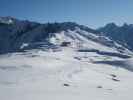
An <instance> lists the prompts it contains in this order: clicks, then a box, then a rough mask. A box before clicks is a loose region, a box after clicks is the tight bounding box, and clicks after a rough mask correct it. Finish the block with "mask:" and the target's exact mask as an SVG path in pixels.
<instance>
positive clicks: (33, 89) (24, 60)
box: [0, 47, 133, 100]
mask: <svg viewBox="0 0 133 100" xmlns="http://www.w3.org/2000/svg"><path fill="white" fill-rule="evenodd" d="M61 49H62V51H58V52H53V51H51V50H50V51H42V50H39V49H36V50H30V51H27V52H25V53H13V54H6V55H1V56H0V92H1V93H0V99H1V100H44V99H45V100H88V99H91V100H132V99H133V96H132V92H133V85H132V84H133V79H132V77H133V73H132V70H127V69H125V68H123V67H122V66H115V65H110V64H104V63H101V64H99V63H95V62H96V61H122V62H129V63H125V65H126V64H127V66H130V65H131V66H132V63H133V59H132V58H129V59H123V58H120V57H115V56H114V57H113V56H108V55H106V56H105V55H99V54H97V53H95V52H78V51H76V50H75V49H73V48H69V47H62V48H61Z"/></svg>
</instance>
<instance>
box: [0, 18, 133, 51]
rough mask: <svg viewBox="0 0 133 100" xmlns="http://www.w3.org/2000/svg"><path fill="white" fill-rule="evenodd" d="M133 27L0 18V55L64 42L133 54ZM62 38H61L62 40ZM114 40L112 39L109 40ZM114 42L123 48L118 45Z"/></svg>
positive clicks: (112, 24)
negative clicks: (88, 25) (108, 48)
mask: <svg viewBox="0 0 133 100" xmlns="http://www.w3.org/2000/svg"><path fill="white" fill-rule="evenodd" d="M132 32H133V25H127V24H124V26H122V27H118V26H116V25H115V24H114V23H111V24H108V25H106V26H105V27H103V28H99V29H97V30H94V29H91V28H88V27H86V26H84V25H79V24H77V23H74V22H63V23H45V24H40V23H37V22H30V21H27V20H18V19H16V18H12V17H0V53H7V52H14V51H22V50H25V49H35V48H38V47H41V45H42V44H43V45H44V44H47V45H56V44H58V45H59V43H61V42H72V41H76V43H77V42H80V44H81V43H89V42H88V41H90V40H91V41H93V42H96V43H99V44H102V45H105V46H108V47H113V48H114V47H115V48H117V49H118V51H120V52H122V51H123V50H124V49H125V47H127V48H128V49H130V50H133V43H132V40H133V38H132V37H133V34H132ZM60 37H61V38H60ZM108 37H109V38H111V39H112V40H111V39H109V38H108ZM115 41H117V42H118V43H120V44H121V45H123V46H124V47H122V46H118V45H116V43H115Z"/></svg>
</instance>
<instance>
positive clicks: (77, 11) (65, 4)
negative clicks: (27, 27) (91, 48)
mask: <svg viewBox="0 0 133 100" xmlns="http://www.w3.org/2000/svg"><path fill="white" fill-rule="evenodd" d="M132 12H133V0H0V16H13V17H16V18H19V19H27V20H32V21H38V22H41V23H45V22H55V21H56V22H63V21H74V22H77V23H79V24H83V25H88V26H89V27H92V28H97V27H100V26H103V25H105V24H106V23H109V22H116V24H119V25H121V24H122V23H124V22H127V23H133V13H132Z"/></svg>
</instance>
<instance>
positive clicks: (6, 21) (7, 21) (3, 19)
mask: <svg viewBox="0 0 133 100" xmlns="http://www.w3.org/2000/svg"><path fill="white" fill-rule="evenodd" d="M14 20H15V19H14V18H12V17H10V16H9V17H0V22H1V23H4V24H13V23H14Z"/></svg>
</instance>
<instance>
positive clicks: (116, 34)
mask: <svg viewBox="0 0 133 100" xmlns="http://www.w3.org/2000/svg"><path fill="white" fill-rule="evenodd" d="M97 30H98V31H99V33H101V34H103V35H105V36H107V37H109V38H111V39H112V40H114V41H117V42H118V43H120V44H121V45H123V46H125V47H126V48H128V49H130V50H133V24H126V23H125V24H123V26H117V25H116V24H115V23H109V24H107V25H105V26H104V27H102V28H99V29H97Z"/></svg>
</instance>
